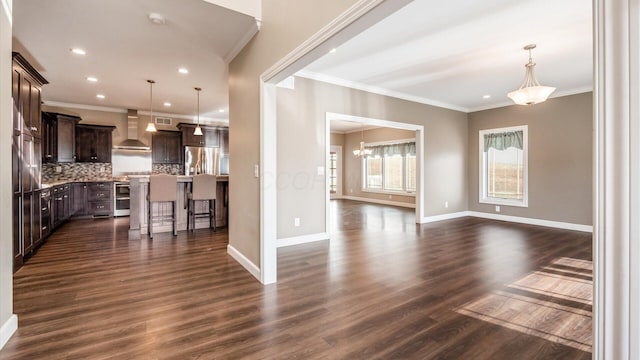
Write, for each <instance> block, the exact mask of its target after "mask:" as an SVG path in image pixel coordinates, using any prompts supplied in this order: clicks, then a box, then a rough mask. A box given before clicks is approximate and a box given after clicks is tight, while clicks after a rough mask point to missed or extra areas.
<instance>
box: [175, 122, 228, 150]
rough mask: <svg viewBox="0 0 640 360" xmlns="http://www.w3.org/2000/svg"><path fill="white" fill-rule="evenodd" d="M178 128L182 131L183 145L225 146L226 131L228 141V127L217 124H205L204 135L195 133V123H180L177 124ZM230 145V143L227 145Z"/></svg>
mask: <svg viewBox="0 0 640 360" xmlns="http://www.w3.org/2000/svg"><path fill="white" fill-rule="evenodd" d="M177 127H178V129H180V131H182V145H183V146H206V147H220V148H223V147H224V146H225V144H224V143H223V141H225V140H224V139H225V138H224V136H225V132H226V140H227V142H228V139H229V133H228V128H226V127H215V126H203V125H200V127H201V128H202V134H203V135H194V134H193V132H194V131H195V129H196V125H195V124H186V123H180V124H178V125H177ZM226 146H227V147H228V144H227V145H226Z"/></svg>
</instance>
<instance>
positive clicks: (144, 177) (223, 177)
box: [129, 175, 229, 182]
mask: <svg viewBox="0 0 640 360" xmlns="http://www.w3.org/2000/svg"><path fill="white" fill-rule="evenodd" d="M149 176H151V175H129V178H130V179H139V181H140V182H149ZM177 176H178V182H191V181H192V179H193V176H186V175H177ZM216 180H217V181H229V175H218V176H216Z"/></svg>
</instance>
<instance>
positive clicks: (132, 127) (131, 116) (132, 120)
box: [113, 109, 151, 151]
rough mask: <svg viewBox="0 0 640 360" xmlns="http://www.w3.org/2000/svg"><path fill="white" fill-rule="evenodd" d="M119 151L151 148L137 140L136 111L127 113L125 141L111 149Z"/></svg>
mask: <svg viewBox="0 0 640 360" xmlns="http://www.w3.org/2000/svg"><path fill="white" fill-rule="evenodd" d="M113 148H114V149H119V150H145V151H148V150H151V147H150V146H149V145H147V144H145V143H143V142H142V141H140V140H138V111H137V110H131V109H129V110H128V111H127V140H125V141H123V142H121V143H120V144H118V145H115V146H114V147H113Z"/></svg>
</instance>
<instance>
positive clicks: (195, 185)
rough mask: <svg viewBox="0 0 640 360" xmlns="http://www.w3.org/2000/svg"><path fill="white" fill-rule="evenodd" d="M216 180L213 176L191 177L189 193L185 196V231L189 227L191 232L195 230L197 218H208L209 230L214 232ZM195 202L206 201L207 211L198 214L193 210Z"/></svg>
mask: <svg viewBox="0 0 640 360" xmlns="http://www.w3.org/2000/svg"><path fill="white" fill-rule="evenodd" d="M216 187H217V179H216V176H215V175H209V174H201V175H196V176H194V177H193V181H192V182H191V191H189V193H188V194H187V198H188V204H187V230H188V229H189V226H190V225H191V231H194V230H195V228H196V218H197V217H208V218H209V228H213V230H214V231H215V230H216V189H217V188H216ZM196 201H207V202H208V203H209V204H208V207H209V209H208V211H207V212H201V213H198V212H196V210H195V205H196V203H195V202H196Z"/></svg>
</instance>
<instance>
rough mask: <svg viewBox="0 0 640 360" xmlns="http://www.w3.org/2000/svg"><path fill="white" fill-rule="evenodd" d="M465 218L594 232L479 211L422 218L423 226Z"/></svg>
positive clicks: (581, 226)
mask: <svg viewBox="0 0 640 360" xmlns="http://www.w3.org/2000/svg"><path fill="white" fill-rule="evenodd" d="M465 216H471V217H477V218H483V219H491V220H500V221H508V222H514V223H519V224H528V225H538V226H546V227H550V228H556V229H564V230H575V231H582V232H593V226H591V225H582V224H573V223H567V222H561V221H552V220H541V219H532V218H524V217H519V216H510V215H501V214H490V213H483V212H479V211H460V212H455V213H450V214H442V215H434V216H427V217H424V218H422V222H421V224H426V223H430V222H435V221H442V220H449V219H456V218H460V217H465Z"/></svg>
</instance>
